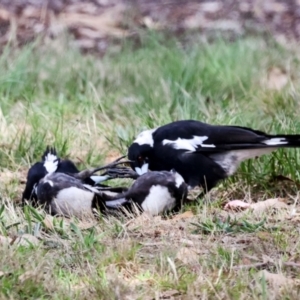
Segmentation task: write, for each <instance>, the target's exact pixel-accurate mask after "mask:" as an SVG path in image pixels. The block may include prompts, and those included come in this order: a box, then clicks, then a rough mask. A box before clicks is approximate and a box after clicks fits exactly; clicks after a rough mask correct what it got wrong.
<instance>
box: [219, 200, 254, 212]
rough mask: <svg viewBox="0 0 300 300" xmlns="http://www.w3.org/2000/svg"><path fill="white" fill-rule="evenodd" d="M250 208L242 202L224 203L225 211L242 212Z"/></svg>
mask: <svg viewBox="0 0 300 300" xmlns="http://www.w3.org/2000/svg"><path fill="white" fill-rule="evenodd" d="M249 207H250V204H249V203H246V202H244V201H242V200H232V201H229V202H228V203H226V205H225V206H224V209H225V210H242V209H247V208H249Z"/></svg>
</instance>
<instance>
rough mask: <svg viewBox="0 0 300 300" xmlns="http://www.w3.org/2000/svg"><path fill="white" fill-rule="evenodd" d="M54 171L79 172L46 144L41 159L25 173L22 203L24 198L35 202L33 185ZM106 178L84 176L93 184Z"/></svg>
mask: <svg viewBox="0 0 300 300" xmlns="http://www.w3.org/2000/svg"><path fill="white" fill-rule="evenodd" d="M117 161H118V160H117ZM54 172H59V173H65V174H77V173H79V170H78V169H77V167H76V166H75V164H74V163H73V162H72V161H71V160H69V159H63V160H62V159H60V158H59V157H58V155H57V152H56V150H55V148H52V147H49V146H48V147H47V149H46V151H45V152H44V154H43V155H42V161H40V162H37V163H35V164H34V165H33V166H31V168H30V169H29V171H28V173H27V182H26V186H25V189H24V191H23V195H22V203H23V204H24V203H25V200H31V201H32V202H33V203H34V202H36V201H37V195H36V192H35V187H36V186H37V184H38V182H39V181H40V179H42V178H43V177H45V176H46V175H47V174H51V173H54ZM107 179H109V177H108V176H96V175H91V176H89V177H86V178H85V183H87V184H90V185H94V184H98V183H100V182H102V181H105V180H107Z"/></svg>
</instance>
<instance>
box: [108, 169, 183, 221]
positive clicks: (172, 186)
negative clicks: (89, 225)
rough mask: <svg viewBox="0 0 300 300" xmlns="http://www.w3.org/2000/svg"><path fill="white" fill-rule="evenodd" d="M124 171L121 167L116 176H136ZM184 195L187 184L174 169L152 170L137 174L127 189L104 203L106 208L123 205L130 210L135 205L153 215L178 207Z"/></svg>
mask: <svg viewBox="0 0 300 300" xmlns="http://www.w3.org/2000/svg"><path fill="white" fill-rule="evenodd" d="M112 172H114V171H112ZM108 173H110V172H108ZM116 173H118V171H115V172H114V174H115V175H116ZM125 173H126V171H125V170H124V169H123V170H122V171H121V173H120V174H119V176H118V175H116V177H134V178H136V176H135V174H132V173H131V174H129V176H127V175H126V174H125ZM186 197H187V185H186V184H185V182H184V180H183V178H182V176H181V175H180V174H178V173H177V172H176V171H175V170H171V171H170V172H168V171H160V172H157V171H153V172H147V173H145V174H143V175H141V176H138V177H137V179H136V181H135V182H134V183H133V184H132V186H131V187H130V188H129V189H128V191H126V192H125V193H123V194H119V195H118V196H116V197H114V198H111V200H110V201H106V202H105V205H106V206H107V207H108V208H122V207H125V208H126V209H129V210H130V211H132V210H133V205H136V206H137V207H138V208H139V209H141V210H142V211H145V212H148V213H149V214H151V215H153V216H155V215H158V214H162V213H165V212H168V211H171V210H176V209H180V208H181V205H182V204H183V203H184V202H185V200H186Z"/></svg>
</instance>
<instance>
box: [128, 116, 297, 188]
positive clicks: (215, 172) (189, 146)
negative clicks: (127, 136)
mask: <svg viewBox="0 0 300 300" xmlns="http://www.w3.org/2000/svg"><path fill="white" fill-rule="evenodd" d="M284 147H300V135H284V134H279V135H270V134H266V133H264V132H262V131H258V130H253V129H251V128H247V127H240V126H220V125H210V124H206V123H202V122H199V121H195V120H183V121H176V122H172V123H169V124H166V125H164V126H161V127H158V128H154V129H151V130H145V131H143V132H141V133H140V134H139V135H138V136H137V137H136V139H135V140H134V142H133V143H132V144H131V146H130V147H129V149H128V158H129V160H131V161H133V163H131V167H132V168H133V169H134V170H135V171H136V172H137V173H139V174H143V173H145V172H147V170H148V167H149V169H150V170H152V171H162V170H171V169H173V168H174V169H175V170H176V171H177V172H178V173H179V174H181V176H182V177H183V178H184V180H185V182H186V183H187V184H188V186H189V188H194V187H195V186H202V187H203V189H204V190H205V192H207V191H209V190H210V189H212V188H213V187H214V186H215V185H216V184H217V183H218V182H219V181H220V180H222V179H224V178H226V177H228V176H230V175H232V174H234V173H235V171H236V170H237V168H238V166H239V164H240V163H241V162H242V161H244V160H247V159H250V158H254V157H258V156H261V155H263V154H267V153H270V152H272V151H274V150H276V149H277V148H284Z"/></svg>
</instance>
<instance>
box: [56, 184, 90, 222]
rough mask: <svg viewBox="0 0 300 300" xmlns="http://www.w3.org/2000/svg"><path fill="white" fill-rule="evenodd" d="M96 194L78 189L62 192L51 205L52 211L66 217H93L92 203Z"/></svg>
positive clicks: (68, 189)
mask: <svg viewBox="0 0 300 300" xmlns="http://www.w3.org/2000/svg"><path fill="white" fill-rule="evenodd" d="M93 198H94V193H92V192H89V191H85V190H82V189H79V188H76V187H69V188H67V189H63V190H61V191H60V192H59V193H58V194H57V197H56V199H54V200H53V201H52V203H51V209H52V211H53V212H54V213H59V214H63V215H64V216H76V217H82V216H84V215H91V213H92V210H91V206H92V201H93Z"/></svg>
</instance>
